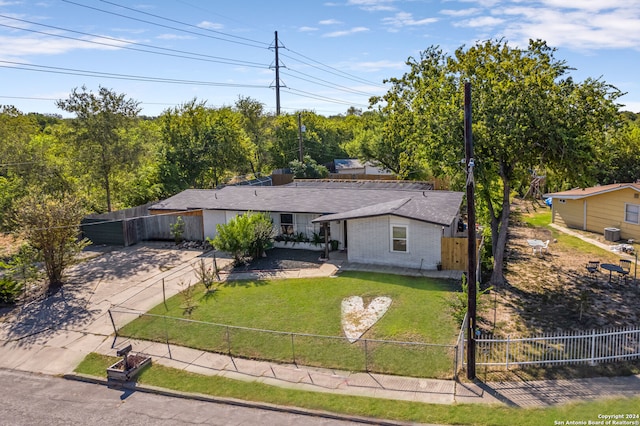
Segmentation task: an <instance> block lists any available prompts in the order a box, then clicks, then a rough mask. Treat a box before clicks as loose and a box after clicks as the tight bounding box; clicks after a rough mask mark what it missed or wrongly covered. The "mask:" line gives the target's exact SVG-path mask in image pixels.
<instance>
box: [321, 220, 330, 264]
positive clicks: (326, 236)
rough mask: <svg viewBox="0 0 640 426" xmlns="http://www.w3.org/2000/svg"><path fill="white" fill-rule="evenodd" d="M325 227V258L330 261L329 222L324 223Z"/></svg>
mask: <svg viewBox="0 0 640 426" xmlns="http://www.w3.org/2000/svg"><path fill="white" fill-rule="evenodd" d="M322 226H323V227H324V258H325V259H327V260H329V222H322Z"/></svg>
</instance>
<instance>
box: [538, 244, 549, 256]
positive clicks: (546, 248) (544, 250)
mask: <svg viewBox="0 0 640 426" xmlns="http://www.w3.org/2000/svg"><path fill="white" fill-rule="evenodd" d="M542 252H545V253H549V240H547V241H545V242H544V244H543V245H542V246H540V255H542Z"/></svg>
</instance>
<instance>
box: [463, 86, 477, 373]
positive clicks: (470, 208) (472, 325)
mask: <svg viewBox="0 0 640 426" xmlns="http://www.w3.org/2000/svg"><path fill="white" fill-rule="evenodd" d="M464 145H465V157H466V158H465V164H466V166H467V217H468V222H469V224H468V226H467V230H468V231H467V238H468V243H469V244H468V251H467V257H468V259H469V262H468V266H467V285H468V287H467V288H468V299H467V307H468V310H467V315H468V320H469V321H468V328H467V342H468V345H467V379H469V380H473V379H475V378H476V341H475V339H476V336H475V331H476V328H477V323H476V281H477V277H476V263H477V260H476V207H475V192H474V191H475V182H474V177H473V167H474V166H475V163H474V160H473V136H472V134H471V83H469V82H465V83H464Z"/></svg>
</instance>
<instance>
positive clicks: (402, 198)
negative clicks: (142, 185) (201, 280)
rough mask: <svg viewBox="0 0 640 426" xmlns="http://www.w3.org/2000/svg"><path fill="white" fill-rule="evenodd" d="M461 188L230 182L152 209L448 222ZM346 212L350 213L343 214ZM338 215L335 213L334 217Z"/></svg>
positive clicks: (457, 204) (190, 191) (457, 205)
mask: <svg viewBox="0 0 640 426" xmlns="http://www.w3.org/2000/svg"><path fill="white" fill-rule="evenodd" d="M462 196H463V194H462V193H461V192H451V191H428V190H427V191H423V190H415V189H380V188H376V189H366V188H358V187H350V188H349V187H337V188H336V187H331V188H327V187H314V186H311V185H309V186H306V185H302V186H291V185H286V186H274V187H247V186H228V187H225V188H222V189H220V190H211V189H209V190H207V189H188V190H186V191H183V192H181V193H179V194H177V195H174V196H173V197H171V198H168V199H166V200H164V201H161V202H160V203H157V204H155V205H153V206H151V207H150V209H151V210H171V211H176V210H177V211H180V210H196V209H204V210H232V211H266V212H291V213H316V214H322V215H335V214H347V213H349V212H351V213H349V215H350V216H351V217H365V216H377V215H382V214H395V215H398V216H403V217H408V218H413V219H416V220H420V221H424V222H431V223H436V224H441V225H450V224H451V222H452V221H453V219H454V218H455V217H456V215H457V214H458V210H459V208H460V204H461V202H462ZM345 218H346V217H345ZM336 220H337V219H336Z"/></svg>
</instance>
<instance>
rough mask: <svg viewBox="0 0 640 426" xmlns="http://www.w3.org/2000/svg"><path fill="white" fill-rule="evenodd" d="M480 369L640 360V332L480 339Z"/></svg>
mask: <svg viewBox="0 0 640 426" xmlns="http://www.w3.org/2000/svg"><path fill="white" fill-rule="evenodd" d="M476 344H477V346H476V361H477V362H476V365H486V366H504V367H506V368H507V369H508V368H509V367H510V366H520V365H562V364H575V363H588V364H592V365H593V364H595V363H601V362H610V361H625V360H632V359H637V358H640V329H639V328H635V329H632V328H626V329H616V330H610V331H595V330H594V331H588V332H585V331H576V332H573V333H557V334H547V335H543V336H538V337H529V338H518V339H511V338H509V337H507V338H506V339H495V338H491V337H490V336H481V337H480V338H479V339H476Z"/></svg>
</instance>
